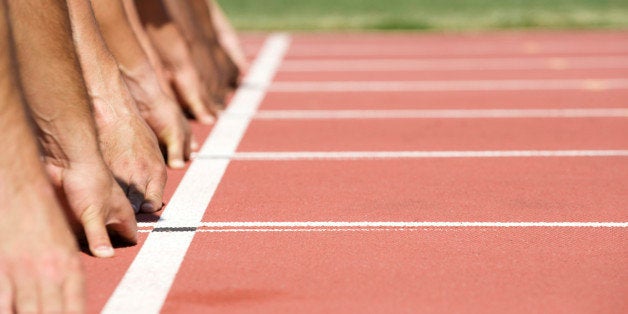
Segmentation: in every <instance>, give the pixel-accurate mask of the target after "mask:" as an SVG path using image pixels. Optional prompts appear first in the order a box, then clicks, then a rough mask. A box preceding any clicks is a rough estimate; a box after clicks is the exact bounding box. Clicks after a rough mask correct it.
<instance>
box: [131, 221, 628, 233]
mask: <svg viewBox="0 0 628 314" xmlns="http://www.w3.org/2000/svg"><path fill="white" fill-rule="evenodd" d="M153 226H155V223H140V227H143V228H148V227H153ZM192 227H194V228H208V229H198V230H197V232H260V231H262V232H263V231H269V230H270V231H286V230H289V231H293V230H294V231H304V230H305V231H310V230H315V231H318V230H323V231H325V230H333V229H341V230H344V229H347V230H349V229H350V230H354V228H358V229H360V228H365V229H370V228H628V222H564V221H520V222H510V221H509V222H502V221H237V222H236V221H228V222H201V223H198V224H196V225H194V226H192ZM330 228H332V229H330ZM157 233H158V232H157Z"/></svg>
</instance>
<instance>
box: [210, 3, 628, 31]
mask: <svg viewBox="0 0 628 314" xmlns="http://www.w3.org/2000/svg"><path fill="white" fill-rule="evenodd" d="M219 3H220V5H221V6H222V7H223V9H224V10H225V12H226V13H227V15H229V17H230V19H231V20H232V22H233V24H234V25H235V26H236V27H237V28H238V29H242V30H434V31H439V30H447V31H473V30H486V29H513V28H515V29H516V28H553V29H561V28H628V0H440V1H438V0H219Z"/></svg>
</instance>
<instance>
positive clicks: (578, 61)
mask: <svg viewBox="0 0 628 314" xmlns="http://www.w3.org/2000/svg"><path fill="white" fill-rule="evenodd" d="M626 68H628V57H626V56H597V57H542V58H539V57H525V56H523V57H520V58H429V59H426V58H422V59H408V58H405V59H375V58H372V59H364V58H362V59H327V60H286V61H285V62H284V63H283V64H282V65H281V68H280V69H279V71H280V72H338V71H353V72H362V71H468V70H543V69H546V70H565V69H626Z"/></svg>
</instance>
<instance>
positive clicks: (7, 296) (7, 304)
mask: <svg viewBox="0 0 628 314" xmlns="http://www.w3.org/2000/svg"><path fill="white" fill-rule="evenodd" d="M0 267H2V269H0V313H11V312H12V311H13V284H12V283H11V280H10V279H9V277H8V276H7V271H8V270H7V269H5V267H4V266H0Z"/></svg>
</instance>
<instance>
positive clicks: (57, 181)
mask: <svg viewBox="0 0 628 314" xmlns="http://www.w3.org/2000/svg"><path fill="white" fill-rule="evenodd" d="M45 166H46V169H47V171H48V173H49V174H50V177H51V179H52V182H53V185H54V186H56V187H57V191H58V194H59V196H60V199H61V201H62V203H64V204H65V205H66V206H65V208H66V209H68V210H69V212H68V213H67V217H68V220H69V221H70V225H71V227H72V229H73V230H75V233H77V234H79V236H82V235H83V234H84V236H85V239H86V240H87V243H88V245H89V250H90V252H91V253H92V254H94V256H96V257H112V256H113V255H114V251H113V246H112V244H111V239H110V237H109V234H111V235H112V236H115V237H116V239H119V240H121V241H124V242H126V243H129V244H135V243H137V222H136V220H135V214H134V212H133V209H132V208H131V204H130V203H129V201H128V200H127V199H126V197H125V195H124V192H123V191H122V189H121V188H120V186H119V185H118V183H117V182H116V180H114V178H113V176H112V174H111V172H110V171H109V169H108V168H107V166H106V165H105V164H104V163H103V162H90V163H86V162H82V163H70V164H68V165H67V166H64V167H60V166H57V165H55V164H53V163H51V162H49V161H47V162H46V164H45Z"/></svg>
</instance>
